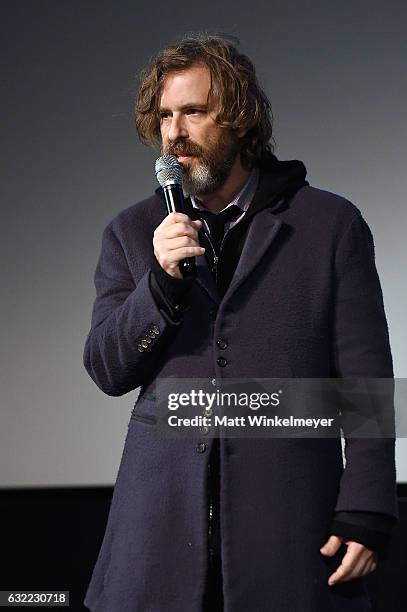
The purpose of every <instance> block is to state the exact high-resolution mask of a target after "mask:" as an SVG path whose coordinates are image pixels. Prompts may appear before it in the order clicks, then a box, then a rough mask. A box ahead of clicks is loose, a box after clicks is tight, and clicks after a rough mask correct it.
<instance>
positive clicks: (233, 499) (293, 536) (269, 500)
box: [84, 185, 398, 612]
mask: <svg viewBox="0 0 407 612" xmlns="http://www.w3.org/2000/svg"><path fill="white" fill-rule="evenodd" d="M164 216H165V213H164V209H163V204H162V202H161V200H160V199H159V198H158V196H157V195H154V196H152V197H150V198H148V199H146V200H143V201H141V202H139V203H137V204H135V205H133V206H130V207H129V208H127V209H125V210H123V211H121V212H120V213H119V214H118V215H116V216H115V218H114V219H113V220H112V221H111V222H110V223H109V224H108V225H107V227H106V228H105V230H104V233H103V238H102V248H101V254H100V258H99V261H98V264H97V268H96V272H95V286H96V292H97V296H96V300H95V303H94V307H93V312H92V322H91V329H90V331H89V334H88V337H87V339H86V344H85V350H84V363H85V367H86V370H87V371H88V373H89V375H90V376H91V377H92V379H93V380H94V381H95V383H96V384H97V386H98V387H99V388H100V389H101V390H102V391H103V392H105V393H107V394H108V395H111V396H120V395H123V394H125V393H128V392H129V391H132V390H134V389H136V388H138V387H141V389H140V394H139V396H138V399H137V402H136V409H135V411H134V412H133V415H134V416H136V418H130V420H129V423H128V431H127V436H126V440H125V446H124V450H123V455H122V458H121V462H120V467H119V472H118V475H117V481H116V485H115V488H114V494H113V499H112V504H111V507H110V513H109V518H108V523H107V527H106V532H105V536H104V540H103V543H102V546H101V549H100V552H99V556H98V559H97V562H96V565H95V568H94V571H93V575H92V579H91V581H90V584H89V586H88V590H87V594H86V598H85V604H86V606H87V607H88V608H89V609H90V610H93V611H95V612H201V611H202V601H203V593H204V588H205V578H206V576H205V574H206V568H207V555H208V528H207V527H208V525H207V521H208V517H207V471H208V470H207V459H208V456H209V451H210V449H211V445H212V443H213V440H212V439H210V438H206V439H205V438H204V437H196V438H191V437H190V438H178V439H166V438H162V437H159V436H156V435H155V428H156V421H155V416H156V411H157V403H156V396H155V395H154V389H155V385H154V381H155V379H156V378H157V377H160V378H161V377H164V378H166V377H180V378H182V377H188V378H194V377H196V378H205V379H208V380H212V379H215V380H222V379H225V378H248V377H254V378H280V377H306V378H311V377H317V378H325V377H326V378H328V377H383V378H385V377H392V376H393V367H392V357H391V351H390V346H389V337H388V329H387V324H386V318H385V313H384V308H383V299H382V292H381V287H380V282H379V278H378V275H377V271H376V267H375V259H374V244H373V239H372V235H371V232H370V229H369V227H368V225H367V224H366V222H365V220H364V219H363V217H362V215H361V213H360V211H359V210H358V208H357V207H356V206H355V205H353V204H352V203H351V202H349V201H348V200H346V199H344V198H342V197H340V196H338V195H335V194H332V193H329V192H327V191H323V190H320V189H317V188H314V187H312V186H310V185H305V186H303V187H301V188H300V189H299V190H298V191H297V192H296V193H295V195H294V196H292V197H291V198H289V201H288V202H287V203H286V206H284V207H283V208H277V207H276V206H275V205H274V204H273V202H270V206H268V207H267V206H266V207H264V208H262V209H261V210H259V211H258V212H257V214H256V215H254V216H253V218H252V219H251V222H250V226H249V228H248V231H247V236H246V239H245V243H244V246H243V250H242V253H241V256H240V259H239V262H238V265H237V268H236V270H235V273H234V275H233V278H232V280H231V283H230V285H229V287H228V289H227V291H226V293H225V295H223V297H220V296H219V294H218V293H217V289H216V285H215V281H214V279H213V277H212V274H211V273H210V270H209V269H208V266H207V262H206V259H205V256H204V255H202V256H200V257H197V258H196V262H197V276H196V279H195V283H194V284H193V286H192V288H191V290H190V294H189V303H190V309H189V310H188V311H187V312H185V314H184V316H183V317H182V319H181V320H180V321H175V320H173V319H170V318H169V317H168V315H167V314H166V313H165V312H164V311H163V310H162V309H160V308H159V306H158V305H157V303H156V301H155V299H154V297H153V295H152V293H151V289H150V283H149V275H150V273H151V266H152V262H153V258H154V253H153V244H152V240H153V232H154V230H155V228H156V227H157V226H158V225H159V224H160V223H161V221H162V220H163V219H164ZM146 338H149V340H151V342H150V341H149V342H148V343H147V342H146V341H145V339H146ZM218 338H222V339H225V340H226V341H227V347H226V348H221V347H220V346H218V344H217V339H218ZM143 341H144V342H143ZM143 344H144V345H145V347H143ZM220 357H223V358H225V359H224V360H223V361H222V360H219V358H220ZM137 415H139V416H138V417H137ZM220 442H221V444H220V482H221V491H220V517H221V534H222V540H221V541H222V571H223V582H224V585H223V588H224V601H225V604H224V605H225V612H241V611H244V612H271V611H272V612H287V610H288V611H289V612H356V611H357V612H362V611H365V610H370V604H369V601H368V598H367V595H366V591H365V583H364V579H363V578H358V579H355V580H351V581H349V582H346V583H343V584H337V585H335V586H328V584H327V580H328V577H329V576H330V574H331V573H333V571H334V570H335V569H336V568H337V566H338V565H339V564H340V561H341V559H342V556H343V552H344V551H343V550H341V551H340V554H339V553H338V554H337V555H335V556H334V557H333V558H328V557H324V556H323V555H322V554H321V553H320V552H319V549H320V547H321V546H322V544H324V542H325V541H326V539H327V537H328V528H329V525H330V523H331V521H332V517H333V515H334V513H335V512H336V511H365V512H380V513H384V514H387V515H389V516H393V517H395V518H397V517H398V514H397V507H396V492H395V463H394V439H386V440H380V439H348V440H347V441H346V449H345V452H346V467H345V468H344V464H343V459H342V449H341V441H340V439H339V438H333V439H316V438H312V439H311V438H308V439H306V438H294V439H282V438H278V439H277V438H272V439H266V438H262V439H242V438H221V440H220Z"/></svg>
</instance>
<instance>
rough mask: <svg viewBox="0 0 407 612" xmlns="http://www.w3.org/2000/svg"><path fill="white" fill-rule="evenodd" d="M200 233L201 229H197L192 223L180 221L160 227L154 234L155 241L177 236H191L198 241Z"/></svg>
mask: <svg viewBox="0 0 407 612" xmlns="http://www.w3.org/2000/svg"><path fill="white" fill-rule="evenodd" d="M198 231H199V227H195V226H194V225H192V223H186V222H184V221H180V222H179V223H172V224H171V225H166V226H162V227H158V228H157V229H156V230H155V232H154V240H160V239H162V238H175V237H177V236H191V238H195V239H196V240H198Z"/></svg>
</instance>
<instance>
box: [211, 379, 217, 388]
mask: <svg viewBox="0 0 407 612" xmlns="http://www.w3.org/2000/svg"><path fill="white" fill-rule="evenodd" d="M216 384H217V383H216V378H212V380H211V385H213V386H214V387H216Z"/></svg>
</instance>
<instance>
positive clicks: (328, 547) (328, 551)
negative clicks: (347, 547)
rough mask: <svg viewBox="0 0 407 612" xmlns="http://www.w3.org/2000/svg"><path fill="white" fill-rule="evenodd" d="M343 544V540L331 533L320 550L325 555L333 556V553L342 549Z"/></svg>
mask: <svg viewBox="0 0 407 612" xmlns="http://www.w3.org/2000/svg"><path fill="white" fill-rule="evenodd" d="M341 544H342V540H341V539H340V538H339V537H338V536H336V535H331V536H329V538H328V540H327V541H326V542H325V544H324V545H323V546H321V548H320V549H319V550H320V552H321V553H322V554H323V555H328V557H332V555H334V554H335V553H336V552H337V551H338V550H339V549H340V547H341Z"/></svg>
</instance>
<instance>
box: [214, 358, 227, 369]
mask: <svg viewBox="0 0 407 612" xmlns="http://www.w3.org/2000/svg"><path fill="white" fill-rule="evenodd" d="M216 363H217V364H218V365H220V367H221V368H224V367H225V365H226V364H227V359H225V358H224V357H218V358H217V360H216Z"/></svg>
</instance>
